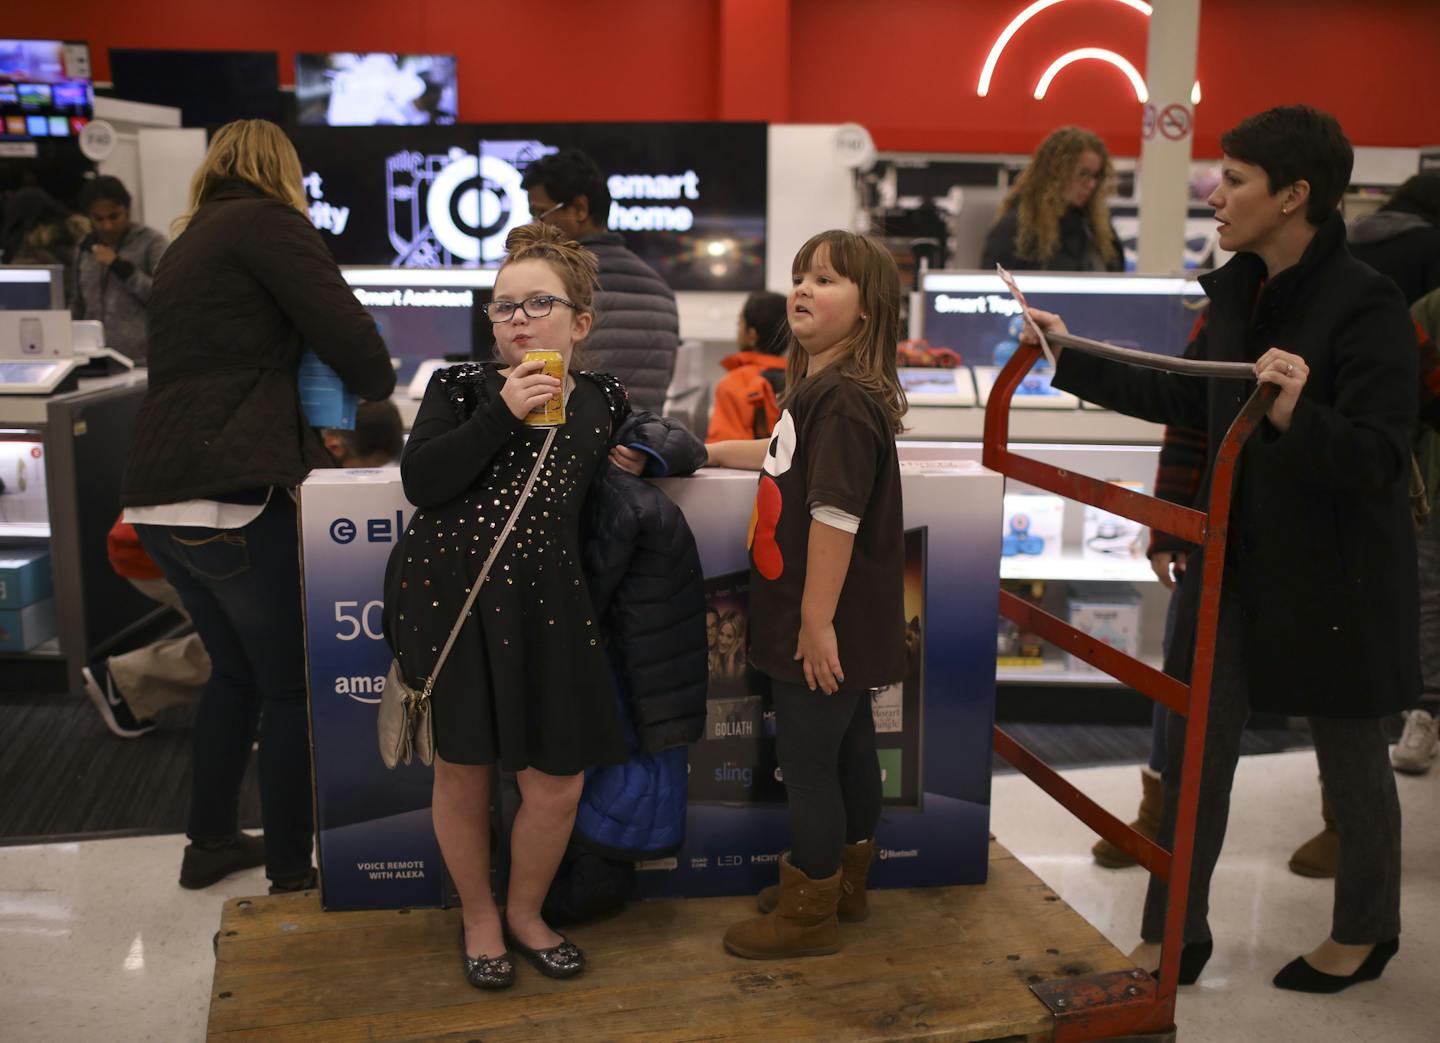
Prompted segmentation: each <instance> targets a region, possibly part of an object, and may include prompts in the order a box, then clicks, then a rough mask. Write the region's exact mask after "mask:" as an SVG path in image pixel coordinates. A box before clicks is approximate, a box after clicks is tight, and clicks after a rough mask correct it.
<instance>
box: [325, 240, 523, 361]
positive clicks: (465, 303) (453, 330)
mask: <svg viewBox="0 0 1440 1043" xmlns="http://www.w3.org/2000/svg"><path fill="white" fill-rule="evenodd" d="M341 273H342V274H343V275H344V276H345V281H346V282H347V283H349V284H350V288H351V290H352V291H353V292H354V294H355V299H356V300H358V301H359V302H360V305H361V307H363V308H364V309H365V310H366V311H367V312H369V313H370V316H371V318H373V319H374V320H375V324H376V325H377V326H378V327H379V328H380V336H381V337H383V338H384V340H385V346H386V347H387V348H389V349H390V356H391V357H392V358H394V359H397V360H399V363H400V365H399V368H398V369H397V370H396V377H397V379H398V380H399V381H400V383H401V384H406V383H408V382H409V381H410V379H411V378H412V377H413V376H414V375H415V369H416V367H417V366H418V365H419V364H420V363H421V362H423V361H424V360H426V359H438V358H444V357H445V356H447V355H450V356H463V357H465V358H471V357H476V356H477V343H478V344H479V346H480V347H481V348H482V349H483V350H481V351H480V352H479V353H478V357H483V358H489V357H490V350H489V345H490V344H491V343H493V342H490V341H485V340H484V339H483V337H481V336H477V331H479V332H481V333H488V332H489V323H488V322H486V321H485V318H484V316H483V315H481V314H480V311H479V309H480V305H482V304H484V303H485V302H486V301H488V300H489V299H490V291H491V288H492V287H494V285H495V270H494V269H493V268H455V269H415V268H371V267H350V266H346V267H343V268H342V269H341ZM481 323H484V326H483V328H482V327H481V326H480V324H481Z"/></svg>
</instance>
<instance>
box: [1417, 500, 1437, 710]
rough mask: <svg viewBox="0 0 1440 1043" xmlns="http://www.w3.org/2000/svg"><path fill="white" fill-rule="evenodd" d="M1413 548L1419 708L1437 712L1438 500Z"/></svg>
mask: <svg viewBox="0 0 1440 1043" xmlns="http://www.w3.org/2000/svg"><path fill="white" fill-rule="evenodd" d="M1432 491H1433V490H1432ZM1415 550H1416V554H1417V556H1418V559H1419V560H1418V564H1419V567H1420V573H1419V576H1420V681H1421V686H1422V687H1421V691H1420V709H1422V710H1424V711H1425V712H1426V713H1428V714H1430V715H1432V716H1440V504H1437V505H1436V506H1435V507H1432V508H1431V511H1430V520H1429V521H1427V522H1426V523H1425V528H1424V529H1422V530H1420V535H1419V536H1418V537H1417V538H1416V540H1415Z"/></svg>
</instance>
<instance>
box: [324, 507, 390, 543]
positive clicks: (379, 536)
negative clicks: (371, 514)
mask: <svg viewBox="0 0 1440 1043" xmlns="http://www.w3.org/2000/svg"><path fill="white" fill-rule="evenodd" d="M361 525H363V526H364V527H365V542H366V543H394V542H395V541H396V540H397V539H399V538H400V534H401V533H402V532H404V531H405V512H404V511H396V512H395V516H394V517H393V518H391V517H385V518H365V519H362V520H361V521H360V522H358V523H357V522H354V521H351V520H350V519H349V518H336V519H335V520H334V521H333V522H331V523H330V538H331V539H332V540H334V541H335V542H336V543H338V544H340V545H341V546H344V545H345V544H347V543H354V542H355V540H356V539H357V538H358V537H359V535H360V526H361Z"/></svg>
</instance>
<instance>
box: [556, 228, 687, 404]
mask: <svg viewBox="0 0 1440 1043" xmlns="http://www.w3.org/2000/svg"><path fill="white" fill-rule="evenodd" d="M580 245H581V246H583V247H585V249H587V250H589V251H590V252H591V253H593V254H594V255H595V257H596V259H597V260H599V262H600V292H599V293H597V294H596V295H595V328H594V329H593V330H591V331H590V336H589V337H587V338H586V339H585V343H584V345H583V347H582V349H581V350H582V351H583V352H584V356H585V366H586V368H587V369H594V370H600V371H602V372H605V373H611V374H614V375H615V376H617V377H619V378H620V382H621V383H622V384H624V385H625V388H626V390H627V391H629V392H630V402H631V404H632V405H633V406H634V407H635V408H636V409H648V410H650V411H652V412H655V413H659V412H660V411H661V410H663V409H664V408H665V392H666V390H667V389H668V388H669V387H670V378H671V377H672V376H673V375H674V373H675V352H676V349H678V348H679V347H680V313H679V311H678V310H677V309H676V307H675V291H674V290H672V289H670V287H669V286H668V285H667V284H666V282H665V280H664V279H662V278H660V274H659V273H658V272H656V271H655V269H654V268H651V267H650V266H649V265H648V264H646V263H645V262H644V261H643V260H641V259H640V257H639V256H638V255H637V254H635V253H634V252H633V251H632V250H630V249H629V248H628V247H627V246H626V245H625V240H624V239H623V238H622V237H621V236H620V234H619V233H618V232H597V233H596V234H594V235H587V236H584V237H582V238H581V239H580Z"/></svg>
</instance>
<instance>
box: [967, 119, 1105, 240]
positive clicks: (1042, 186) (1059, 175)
mask: <svg viewBox="0 0 1440 1043" xmlns="http://www.w3.org/2000/svg"><path fill="white" fill-rule="evenodd" d="M1086 152H1094V153H1095V154H1097V155H1098V156H1099V157H1100V182H1099V184H1098V185H1096V187H1095V193H1094V194H1093V195H1092V196H1091V197H1090V202H1089V203H1087V204H1086V205H1085V216H1086V218H1087V219H1088V221H1089V223H1090V235H1091V238H1092V239H1093V240H1094V242H1095V248H1096V249H1097V250H1099V251H1100V256H1101V257H1103V258H1104V259H1105V263H1106V264H1113V263H1114V261H1115V259H1116V258H1117V257H1118V256H1119V253H1118V250H1117V247H1116V243H1115V236H1114V235H1113V234H1112V233H1111V229H1110V208H1109V204H1108V203H1107V202H1106V200H1105V187H1106V185H1107V184H1108V183H1109V181H1110V179H1111V178H1112V177H1113V176H1114V173H1115V168H1114V167H1113V166H1112V165H1111V163H1110V153H1109V152H1108V151H1107V150H1106V148H1105V142H1103V141H1101V140H1100V135H1098V134H1096V133H1095V132H1094V131H1089V130H1086V129H1085V128H1084V127H1061V128H1059V129H1058V130H1054V131H1051V132H1050V134H1049V135H1048V136H1047V137H1046V138H1045V140H1044V141H1042V142H1041V143H1040V147H1039V148H1037V149H1036V150H1035V154H1034V155H1033V156H1032V157H1031V158H1030V163H1029V165H1028V166H1026V167H1025V169H1024V170H1022V171H1021V172H1020V176H1019V177H1018V178H1016V180H1015V184H1014V185H1012V186H1011V188H1010V191H1009V193H1007V194H1006V196H1005V201H1004V202H1003V203H1001V204H1000V209H999V210H998V211H997V212H996V215H995V217H996V219H997V220H998V219H999V218H1000V217H1001V216H1002V215H1003V214H1006V213H1008V212H1010V211H1011V210H1015V211H1017V214H1018V217H1019V221H1018V225H1019V228H1018V231H1017V233H1016V236H1015V247H1016V250H1017V251H1018V252H1019V254H1020V256H1021V257H1024V258H1027V259H1029V260H1032V261H1038V262H1039V263H1041V264H1045V263H1047V262H1048V261H1049V260H1050V258H1052V257H1054V256H1055V252H1056V251H1057V250H1059V249H1060V218H1061V217H1063V216H1064V215H1065V211H1066V210H1067V209H1068V208H1069V206H1070V204H1069V203H1068V202H1067V201H1066V199H1065V190H1066V189H1067V188H1068V187H1069V185H1070V180H1071V178H1073V177H1074V176H1075V170H1076V168H1077V167H1078V166H1079V165H1080V157H1081V156H1082V155H1084V154H1085V153H1086Z"/></svg>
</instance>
